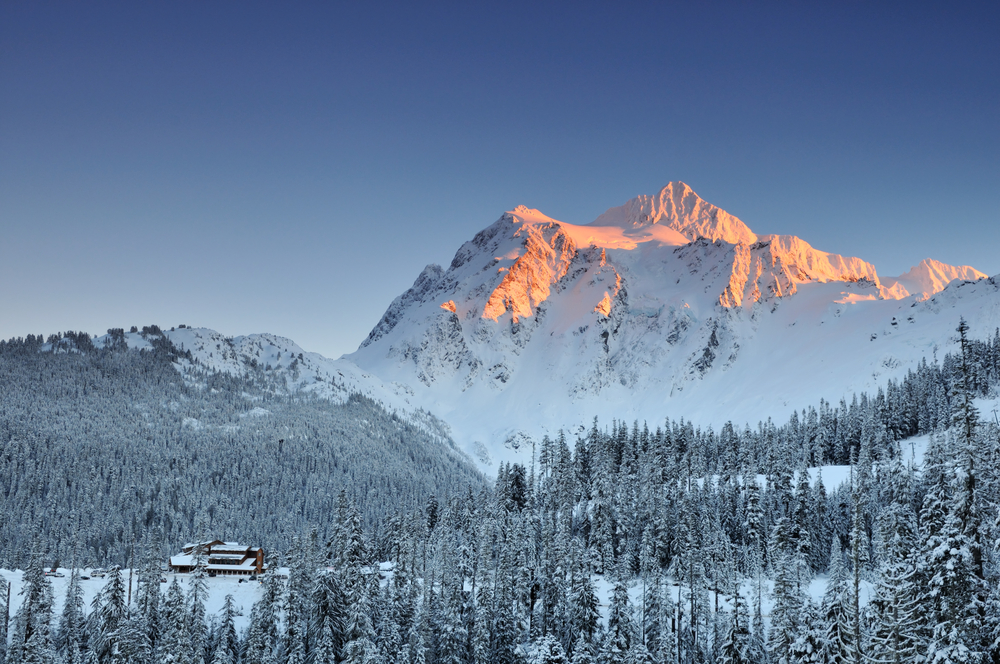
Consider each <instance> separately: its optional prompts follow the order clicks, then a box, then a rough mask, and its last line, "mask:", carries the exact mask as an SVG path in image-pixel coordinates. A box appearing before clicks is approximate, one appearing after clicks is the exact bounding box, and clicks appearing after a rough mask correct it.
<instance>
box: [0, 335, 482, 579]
mask: <svg viewBox="0 0 1000 664" xmlns="http://www.w3.org/2000/svg"><path fill="white" fill-rule="evenodd" d="M153 339H154V340H155V341H156V343H154V344H153V348H152V349H151V350H141V351H140V350H135V349H128V348H126V347H125V345H124V344H113V343H112V344H108V345H107V347H104V348H95V347H94V345H93V344H92V343H91V339H90V337H89V336H88V335H86V334H84V333H79V334H73V333H67V334H66V335H61V338H60V339H59V340H56V339H54V338H52V337H50V339H49V340H48V343H45V344H43V339H42V338H41V337H31V336H29V337H28V338H27V339H23V340H22V339H18V340H12V341H9V342H0V567H14V566H17V565H19V564H23V563H24V562H25V561H26V559H27V558H26V556H27V555H28V552H29V550H30V549H31V547H32V542H33V539H34V538H37V540H35V541H37V542H39V543H40V544H39V545H38V546H41V547H43V548H44V549H45V551H46V552H48V554H49V556H50V557H53V558H57V559H59V560H65V561H66V562H69V559H70V557H71V556H72V555H74V549H78V551H79V555H80V556H81V558H80V560H78V562H80V563H82V562H91V563H95V564H96V563H102V562H106V561H107V562H112V561H113V562H126V559H127V557H128V555H129V552H130V550H131V549H132V545H133V544H135V543H141V542H142V541H143V540H144V539H145V538H150V537H152V538H155V539H157V540H159V543H158V544H156V546H159V547H162V548H164V549H165V550H169V549H173V548H176V547H177V546H179V545H180V544H181V543H182V542H184V541H188V540H191V539H192V538H196V537H201V536H206V537H219V538H225V539H238V540H241V541H247V542H248V543H253V544H262V545H263V546H265V547H275V546H280V545H284V544H285V543H286V542H287V541H288V539H289V538H290V536H291V535H293V534H299V533H301V532H302V531H303V529H305V528H306V527H307V525H310V524H317V525H319V526H320V528H323V527H324V525H323V524H328V523H329V522H330V515H331V514H332V512H333V511H334V510H335V509H336V506H337V504H338V499H339V495H340V492H341V491H344V492H346V496H347V498H348V499H351V500H353V501H354V502H355V503H356V504H357V506H358V508H359V509H360V512H361V515H362V516H363V518H364V519H365V521H366V522H367V524H368V527H370V528H373V529H376V530H377V529H378V527H379V526H378V523H379V521H380V519H379V517H380V516H381V515H383V514H385V513H387V512H391V511H395V510H396V509H398V508H400V507H406V506H409V507H415V506H417V505H420V504H423V503H424V502H425V501H426V500H427V498H428V497H429V496H430V495H434V494H436V495H437V496H439V497H443V496H445V495H448V494H450V493H456V492H458V491H466V487H467V486H472V487H473V488H474V489H475V490H477V491H478V489H479V488H481V487H482V486H484V485H485V479H484V478H483V476H482V475H481V474H479V472H478V471H477V470H476V469H475V468H474V466H473V465H472V464H471V462H470V461H469V460H468V459H467V458H466V457H465V456H464V455H462V454H461V453H459V452H457V451H456V450H455V449H454V448H453V447H452V446H451V445H450V441H444V440H442V439H441V438H440V437H438V436H435V435H433V434H431V433H428V432H427V431H426V430H425V429H423V428H420V427H418V426H415V425H414V424H412V423H411V422H409V421H406V420H404V419H401V418H399V417H397V416H396V415H394V414H392V413H389V412H387V411H386V410H385V409H383V408H382V407H381V406H380V405H379V404H376V403H375V402H372V401H370V400H368V399H365V398H362V397H353V398H351V399H349V400H348V401H347V403H344V404H335V403H331V402H330V401H327V400H322V399H315V398H311V397H308V396H303V395H280V394H275V392H274V390H273V389H264V386H263V384H262V382H261V380H259V379H258V378H257V377H255V376H254V375H252V374H251V375H248V376H244V377H233V376H230V375H226V374H219V373H215V374H212V373H208V374H203V376H204V380H202V381H200V382H198V383H197V384H194V383H192V381H191V380H190V377H188V379H187V380H185V378H184V377H183V376H182V374H181V373H180V372H178V371H177V369H176V367H177V364H176V363H177V362H178V361H181V362H186V361H189V360H186V359H185V357H184V355H185V353H184V352H183V351H179V350H178V349H177V348H176V347H174V346H173V345H172V344H171V343H170V342H169V340H167V339H166V338H165V337H162V336H159V337H158V336H157V335H155V334H154V335H153ZM53 341H55V343H53ZM53 349H54V350H53Z"/></svg>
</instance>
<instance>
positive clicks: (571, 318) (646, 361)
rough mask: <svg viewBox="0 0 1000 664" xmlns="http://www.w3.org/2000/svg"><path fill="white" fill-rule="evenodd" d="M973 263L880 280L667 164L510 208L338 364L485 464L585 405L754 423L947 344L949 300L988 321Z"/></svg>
mask: <svg viewBox="0 0 1000 664" xmlns="http://www.w3.org/2000/svg"><path fill="white" fill-rule="evenodd" d="M984 276H985V275H983V274H982V273H980V272H977V271H976V270H973V269H972V268H956V267H952V266H948V265H944V264H941V263H937V262H935V261H924V262H923V263H921V264H920V265H919V266H917V267H916V268H914V269H913V270H911V271H910V272H909V273H907V274H906V275H903V276H901V277H898V278H895V279H886V280H880V278H879V276H878V274H877V273H876V270H875V267H874V266H872V265H871V264H870V263H867V262H865V261H863V260H861V259H859V258H852V257H845V256H839V255H836V254H828V253H826V252H822V251H818V250H816V249H814V248H812V247H811V246H810V245H809V244H808V243H806V242H805V241H803V240H801V239H799V238H797V237H794V236H778V235H756V234H754V233H753V232H752V231H751V230H750V229H749V228H748V227H747V225H746V224H744V223H743V222H742V221H740V220H739V219H738V218H736V217H734V216H732V215H730V214H728V213H727V212H725V211H724V210H721V209H719V208H717V207H716V206H714V205H711V204H710V203H707V202H705V201H703V200H702V199H701V198H699V197H698V195H697V194H695V193H694V191H692V190H691V188H690V187H688V186H687V185H685V184H684V183H681V182H675V183H671V184H669V185H667V186H666V187H665V188H664V189H663V190H662V191H660V193H659V194H657V195H655V196H639V197H637V198H634V199H632V200H631V201H629V202H628V203H626V204H625V205H623V206H621V207H618V208H612V209H610V210H608V211H607V212H605V213H604V214H602V215H601V216H600V217H598V219H597V220H596V221H594V222H593V223H591V224H587V225H574V224H567V223H564V222H560V221H557V220H555V219H551V218H549V217H547V216H545V215H544V214H542V213H541V212H539V211H537V210H531V209H528V208H526V207H523V206H520V207H517V208H515V209H514V210H512V211H510V212H507V213H505V214H504V215H503V216H501V217H500V219H498V220H497V221H496V222H495V223H493V224H492V225H490V226H488V227H487V228H486V229H484V230H482V231H481V232H479V233H478V234H477V235H476V236H475V237H474V238H473V239H472V240H471V241H469V242H466V243H465V244H464V245H462V247H460V248H459V250H458V252H457V253H456V254H455V257H454V260H452V262H451V265H450V266H448V268H447V269H444V268H441V267H439V266H436V265H429V266H427V267H426V268H425V269H424V270H423V272H422V273H421V274H420V275H419V277H418V278H417V280H416V281H415V282H414V284H413V287H412V288H410V289H409V290H408V291H406V292H405V293H403V294H402V295H400V296H399V297H398V298H396V299H395V300H394V301H393V302H392V304H391V305H390V306H389V308H388V310H387V311H386V313H385V315H384V316H383V317H382V319H381V320H380V321H379V323H378V324H377V325H376V326H375V327H374V329H372V331H371V333H370V334H369V336H368V338H367V339H366V340H365V341H364V342H363V343H362V345H361V347H360V348H359V349H358V350H357V351H356V352H355V353H352V354H350V355H347V356H345V357H344V358H342V360H340V361H339V362H342V363H344V365H350V364H352V363H353V364H355V365H357V366H358V367H361V368H362V369H363V370H364V371H363V372H361V371H357V370H355V373H356V374H362V373H364V374H366V375H367V376H369V377H377V378H378V383H379V384H380V385H382V386H383V388H380V389H384V390H388V391H390V392H393V393H394V394H397V395H400V397H401V398H404V399H405V401H406V403H407V404H409V405H410V407H415V406H420V407H423V408H426V409H427V410H429V411H431V412H433V413H434V414H435V415H437V416H439V417H441V418H442V419H444V420H445V421H447V422H448V423H449V424H450V425H451V427H452V431H453V434H454V436H455V439H456V441H457V442H458V443H459V444H460V445H463V446H464V447H465V448H466V449H468V450H469V451H470V453H472V454H473V456H476V457H478V458H480V459H481V461H482V463H484V464H487V463H488V461H487V460H488V459H489V458H491V457H492V458H494V459H496V458H508V459H514V458H518V459H524V458H526V455H527V454H530V451H527V452H526V451H525V450H524V445H523V441H525V440H527V439H528V438H537V437H538V436H540V435H541V434H543V433H549V434H554V433H556V432H557V431H558V429H560V428H563V427H571V426H573V425H577V424H580V423H583V422H589V420H590V419H591V418H593V417H594V416H595V415H597V416H600V417H601V418H602V419H603V420H604V421H609V419H610V418H612V417H618V418H627V419H632V418H637V419H640V420H647V421H648V422H649V423H650V424H651V425H655V424H657V423H658V422H659V421H660V420H661V419H662V418H663V417H664V416H671V417H681V416H684V417H687V418H691V419H693V420H694V421H695V422H696V423H697V424H701V425H714V426H718V425H719V424H721V423H723V422H725V421H726V420H729V419H732V420H734V422H736V423H738V424H742V423H744V422H746V421H748V420H749V421H750V422H751V423H756V421H757V420H758V419H760V418H766V417H768V416H772V417H776V418H784V417H787V416H788V415H789V414H790V412H791V410H792V409H795V408H802V407H804V406H807V405H810V404H817V403H818V401H819V399H820V398H821V397H822V398H826V399H827V400H834V401H836V400H839V399H840V397H841V396H842V395H845V394H847V395H849V394H850V392H852V391H854V390H862V389H869V388H873V387H875V386H877V385H879V384H883V383H884V381H885V380H886V379H887V378H889V377H898V376H900V375H902V374H905V372H906V371H907V370H908V369H909V368H911V367H912V366H914V364H915V363H916V362H918V361H919V360H920V358H922V357H924V356H926V357H928V358H931V356H932V355H933V354H934V353H935V351H936V350H937V349H938V348H941V349H942V350H947V349H949V348H950V345H949V344H950V337H951V335H952V332H953V330H954V328H955V327H956V325H957V324H958V318H959V316H965V317H966V319H967V320H968V321H969V324H970V326H971V328H972V331H973V334H974V335H977V336H985V335H987V334H990V335H991V334H992V332H993V329H994V328H995V327H996V326H997V325H998V324H1000V293H998V287H997V283H996V281H995V280H992V279H981V278H982V277H984ZM955 279H957V280H958V281H954V280H955ZM384 386H390V387H384ZM518 447H520V449H518Z"/></svg>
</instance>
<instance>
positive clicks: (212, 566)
mask: <svg viewBox="0 0 1000 664" xmlns="http://www.w3.org/2000/svg"><path fill="white" fill-rule="evenodd" d="M199 554H200V556H201V559H202V565H203V566H204V568H205V570H206V571H207V572H208V573H209V574H216V575H221V576H233V575H237V576H249V575H251V574H262V573H263V572H264V571H266V570H267V566H266V565H265V564H264V549H262V548H260V547H251V546H243V545H242V544H240V543H238V542H223V541H221V540H212V541H211V542H201V543H200V544H185V545H184V546H183V547H181V553H179V554H178V555H176V556H171V557H170V571H171V572H178V573H182V574H186V573H190V572H193V571H194V570H195V568H196V566H197V558H198V556H199Z"/></svg>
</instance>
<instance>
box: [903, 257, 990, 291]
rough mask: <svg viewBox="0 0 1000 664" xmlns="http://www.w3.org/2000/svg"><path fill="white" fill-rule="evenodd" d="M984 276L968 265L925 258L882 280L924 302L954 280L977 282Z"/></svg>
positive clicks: (984, 275)
mask: <svg viewBox="0 0 1000 664" xmlns="http://www.w3.org/2000/svg"><path fill="white" fill-rule="evenodd" d="M986 276H987V275H986V274H985V273H983V272H980V271H979V270H977V269H976V268H974V267H970V266H968V265H948V264H947V263H942V262H941V261H936V260H934V259H933V258H925V259H924V260H922V261H920V262H919V263H918V264H917V265H915V266H913V267H912V268H910V270H909V271H908V272H904V273H903V274H901V275H899V276H898V277H891V278H887V279H883V281H885V282H886V284H887V285H888V286H896V285H897V284H898V285H899V286H901V287H902V288H903V289H904V290H905V295H904V294H902V293H901V294H900V296H901V297H906V295H916V296H917V299H918V300H926V299H928V298H929V297H931V296H932V295H934V294H935V293H939V292H941V291H942V290H944V288H945V287H946V286H947V285H948V284H950V283H951V282H952V281H955V280H956V279H958V280H960V281H978V280H980V279H984V278H986Z"/></svg>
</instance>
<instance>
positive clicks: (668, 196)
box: [591, 181, 757, 244]
mask: <svg viewBox="0 0 1000 664" xmlns="http://www.w3.org/2000/svg"><path fill="white" fill-rule="evenodd" d="M656 224H662V225H664V226H668V227H670V228H672V229H674V230H676V231H677V232H679V233H681V234H682V235H684V236H685V237H686V238H687V239H688V240H689V241H690V240H696V239H698V238H699V237H704V238H707V239H709V240H723V241H725V242H728V243H730V244H738V243H743V244H753V243H754V242H756V241H757V236H756V235H754V233H753V231H751V230H750V228H749V227H748V226H747V225H746V224H745V223H743V222H742V221H740V219H739V218H737V217H734V216H733V215H731V214H729V213H728V212H726V211H725V210H723V209H721V208H719V207H716V206H715V205H712V204H711V203H708V202H707V201H705V200H703V199H702V198H701V197H700V196H698V194H696V193H695V192H694V190H693V189H691V187H689V186H688V185H686V184H684V183H683V182H680V181H677V182H671V183H669V184H667V186H665V187H664V188H663V189H661V190H660V191H659V193H657V194H655V195H653V196H646V195H639V196H636V197H635V198H633V199H632V200H630V201H629V202H627V203H626V204H625V205H622V206H619V207H613V208H611V209H610V210H608V211H607V212H605V213H604V214H602V215H601V216H599V217H598V218H597V219H596V220H594V222H593V223H592V224H591V225H592V226H623V227H630V228H642V227H644V226H652V225H656Z"/></svg>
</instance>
